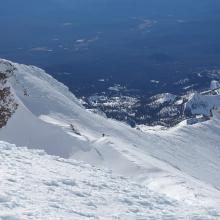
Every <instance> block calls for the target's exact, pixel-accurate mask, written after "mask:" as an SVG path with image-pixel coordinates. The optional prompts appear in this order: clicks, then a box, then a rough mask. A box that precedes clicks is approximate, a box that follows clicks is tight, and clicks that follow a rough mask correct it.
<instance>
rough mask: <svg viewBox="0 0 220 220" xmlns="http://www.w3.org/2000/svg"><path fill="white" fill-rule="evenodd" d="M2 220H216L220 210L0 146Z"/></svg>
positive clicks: (77, 164) (105, 172)
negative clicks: (188, 202) (190, 203)
mask: <svg viewBox="0 0 220 220" xmlns="http://www.w3.org/2000/svg"><path fill="white" fill-rule="evenodd" d="M0 161H1V172H0V179H1V181H0V219H2V220H31V219H33V220H42V219H47V220H54V219H65V220H70V219H71V220H72V219H75V220H77V219H79V220H83V219H97V220H98V219H103V220H105V219H106V220H107V219H108V220H110V219H121V220H127V219H152V220H154V219H155V220H160V219H161V220H162V219H176V220H178V219H191V220H197V219H200V220H203V219H204V220H207V219H210V220H212V219H213V220H215V219H218V218H220V213H219V211H218V210H216V209H214V208H210V207H202V206H200V205H198V204H196V203H195V204H194V205H189V204H186V203H184V202H181V203H179V202H178V201H176V200H174V199H170V198H167V197H166V196H164V195H161V194H159V193H155V192H152V191H151V190H149V189H148V188H146V187H144V186H142V185H139V184H137V183H134V182H131V181H130V180H129V179H127V178H124V177H121V176H116V175H113V174H112V173H111V172H110V171H109V170H100V169H96V168H95V167H92V166H90V165H86V164H84V163H82V162H78V161H76V160H71V159H69V160H65V159H62V158H60V157H55V156H49V155H46V154H45V153H44V152H43V151H39V150H28V149H27V148H16V147H15V145H11V144H8V143H5V142H0Z"/></svg>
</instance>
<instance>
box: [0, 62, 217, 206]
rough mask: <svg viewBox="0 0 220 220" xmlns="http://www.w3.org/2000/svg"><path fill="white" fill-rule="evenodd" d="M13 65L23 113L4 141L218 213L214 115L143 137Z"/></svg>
mask: <svg viewBox="0 0 220 220" xmlns="http://www.w3.org/2000/svg"><path fill="white" fill-rule="evenodd" d="M7 62H8V61H7ZM9 63H10V64H11V65H13V66H14V67H15V70H14V75H13V77H11V78H10V82H8V83H9V84H10V87H11V90H12V91H13V93H14V97H15V99H16V102H17V103H18V104H19V106H18V109H17V110H16V112H15V114H14V115H13V116H12V117H11V119H10V120H9V121H8V123H7V126H6V127H4V128H3V129H1V130H0V139H1V140H5V141H8V142H10V143H15V144H16V145H18V146H28V147H30V148H41V149H45V150H46V151H47V152H48V153H49V154H53V155H58V156H62V157H73V158H76V159H80V160H83V161H86V162H87V163H90V164H93V165H96V166H99V167H102V168H106V167H107V168H109V169H111V170H112V171H113V172H115V173H118V174H120V175H123V176H128V177H131V178H133V180H135V181H138V182H139V183H142V184H144V185H145V186H146V187H148V188H150V189H151V190H153V191H157V192H161V193H164V194H166V195H167V196H169V197H172V198H173V199H176V200H178V201H181V202H183V201H184V202H185V203H188V204H200V205H201V206H204V205H205V206H213V207H220V191H219V189H220V175H219V173H220V160H219V158H220V148H219V142H220V136H219V131H220V120H219V117H218V116H217V115H218V114H217V113H216V114H215V116H214V118H213V119H212V120H210V121H208V122H205V123H201V124H197V125H193V126H187V125H183V124H181V125H179V126H178V127H175V128H173V129H171V130H168V131H159V130H156V131H152V130H151V131H149V130H148V129H145V132H141V131H138V130H135V129H132V128H130V127H128V126H127V125H125V124H123V123H119V122H117V121H114V120H109V119H106V118H103V117H102V116H100V115H96V114H93V113H91V112H89V111H87V110H86V109H84V108H83V107H82V106H81V104H80V102H79V101H78V100H77V99H76V98H75V96H74V95H73V94H72V93H70V92H69V91H68V89H67V88H66V87H65V86H64V85H63V84H61V83H59V82H57V81H56V80H55V79H53V78H52V77H51V76H49V75H47V74H46V73H45V72H44V71H43V70H41V69H39V68H36V67H32V66H25V65H19V64H14V63H11V62H9Z"/></svg>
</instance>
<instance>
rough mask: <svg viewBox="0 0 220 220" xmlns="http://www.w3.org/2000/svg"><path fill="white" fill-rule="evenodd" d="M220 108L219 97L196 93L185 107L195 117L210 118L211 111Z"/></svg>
mask: <svg viewBox="0 0 220 220" xmlns="http://www.w3.org/2000/svg"><path fill="white" fill-rule="evenodd" d="M219 106H220V96H219V95H203V94H198V93H194V94H192V95H191V97H190V98H189V101H188V102H187V103H186V105H185V109H186V110H188V111H190V112H191V113H192V114H194V115H196V114H197V115H199V114H202V115H205V116H210V115H211V110H212V109H213V108H214V107H219Z"/></svg>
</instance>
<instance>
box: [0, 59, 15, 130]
mask: <svg viewBox="0 0 220 220" xmlns="http://www.w3.org/2000/svg"><path fill="white" fill-rule="evenodd" d="M14 71H15V67H14V66H13V65H12V64H11V63H9V62H7V61H4V60H0V128H2V127H4V126H5V125H6V124H7V121H8V120H9V119H10V117H11V116H12V115H13V113H14V112H15V111H16V109H17V107H18V104H17V103H16V102H15V99H14V96H13V94H12V92H11V89H10V86H9V84H8V79H9V78H10V77H11V76H12V75H13V72H14Z"/></svg>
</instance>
